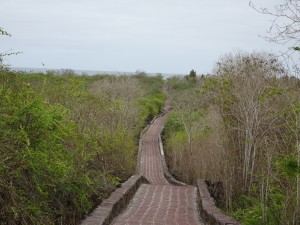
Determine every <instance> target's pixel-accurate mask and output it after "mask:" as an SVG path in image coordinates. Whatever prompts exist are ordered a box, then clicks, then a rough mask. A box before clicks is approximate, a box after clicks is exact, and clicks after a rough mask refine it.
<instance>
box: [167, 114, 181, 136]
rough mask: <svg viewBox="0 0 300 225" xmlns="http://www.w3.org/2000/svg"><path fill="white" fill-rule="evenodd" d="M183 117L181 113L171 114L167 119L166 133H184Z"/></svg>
mask: <svg viewBox="0 0 300 225" xmlns="http://www.w3.org/2000/svg"><path fill="white" fill-rule="evenodd" d="M180 117H181V115H180V113H179V112H171V113H170V114H169V116H168V118H167V121H166V123H165V126H164V131H165V132H166V133H167V134H168V133H177V132H180V131H184V126H183V124H182V122H181V118H180Z"/></svg>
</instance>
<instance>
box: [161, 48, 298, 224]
mask: <svg viewBox="0 0 300 225" xmlns="http://www.w3.org/2000/svg"><path fill="white" fill-rule="evenodd" d="M287 75H288V74H287V73H286V71H285V70H284V68H283V66H282V65H281V63H280V62H279V61H278V59H277V58H276V57H274V56H272V55H271V54H267V53H251V54H250V53H244V52H238V53H235V54H229V55H226V56H224V57H222V58H221V59H220V60H219V61H218V63H217V64H216V68H215V75H214V76H202V77H197V78H196V79H191V78H190V77H189V76H187V77H185V78H178V77H177V78H176V77H173V78H170V79H168V81H167V84H168V92H169V98H170V99H171V104H172V106H173V112H172V113H171V115H170V117H169V118H168V120H167V123H166V126H165V137H164V138H165V144H166V151H167V155H168V159H169V166H170V169H171V171H172V172H173V173H174V174H175V175H176V176H177V177H179V178H180V179H182V180H184V181H185V182H188V183H194V182H195V180H196V179H197V178H204V179H207V180H209V181H210V183H213V185H211V187H212V192H213V194H214V195H215V197H217V200H218V204H219V206H220V207H222V208H223V209H224V210H226V211H227V212H228V213H229V214H231V215H232V216H234V217H235V218H236V219H237V220H239V221H241V222H242V223H243V224H251V225H255V224H257V225H262V224H270V225H271V224H299V223H300V220H299V215H300V213H299V208H300V199H299V198H300V195H299V192H300V186H299V175H300V167H299V156H300V142H299V138H300V80H299V79H298V78H295V77H291V76H287ZM187 162H188V163H187Z"/></svg>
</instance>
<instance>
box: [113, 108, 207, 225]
mask: <svg viewBox="0 0 300 225" xmlns="http://www.w3.org/2000/svg"><path fill="white" fill-rule="evenodd" d="M168 109H169V106H168V104H167V103H166V105H165V110H166V111H167V110H168ZM167 115H168V113H166V114H165V115H163V116H161V117H158V118H157V119H156V120H155V121H154V122H153V123H152V124H151V125H150V127H149V128H148V130H147V131H146V133H145V134H144V135H143V137H142V152H141V158H140V173H141V174H142V175H143V176H144V177H146V178H147V180H148V181H149V182H150V184H142V185H141V186H140V188H139V189H138V190H137V192H136V194H135V196H134V197H133V199H132V200H131V202H130V203H129V205H128V206H127V208H126V209H125V210H124V211H123V213H122V214H120V215H119V216H118V217H116V218H115V219H114V220H113V222H112V224H115V225H133V224H134V225H137V224H138V225H148V224H155V225H160V224H168V225H173V224H174V225H196V224H197V225H201V224H203V223H202V222H201V220H200V216H199V213H198V208H197V189H196V187H193V186H175V185H171V184H170V183H169V182H168V181H167V180H166V179H165V177H164V172H163V167H162V164H161V156H160V149H159V141H158V136H159V135H160V133H161V132H162V129H163V126H164V123H165V120H166V118H167Z"/></svg>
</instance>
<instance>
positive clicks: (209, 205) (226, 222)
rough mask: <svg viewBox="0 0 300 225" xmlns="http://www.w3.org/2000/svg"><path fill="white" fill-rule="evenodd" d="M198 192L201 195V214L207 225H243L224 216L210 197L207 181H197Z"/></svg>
mask: <svg viewBox="0 0 300 225" xmlns="http://www.w3.org/2000/svg"><path fill="white" fill-rule="evenodd" d="M197 190H198V195H199V198H198V199H199V204H198V205H199V212H200V215H201V218H202V219H203V220H204V221H205V223H206V224H207V225H241V223H240V222H238V221H236V220H235V219H233V218H232V217H230V216H228V215H226V214H224V213H223V212H222V211H221V210H220V209H219V208H218V207H217V206H216V205H215V200H214V199H213V198H212V197H211V196H210V193H209V191H208V187H207V184H206V183H205V180H203V179H198V180H197Z"/></svg>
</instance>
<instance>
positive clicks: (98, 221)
mask: <svg viewBox="0 0 300 225" xmlns="http://www.w3.org/2000/svg"><path fill="white" fill-rule="evenodd" d="M144 183H149V182H148V180H147V179H146V178H145V177H143V176H141V175H136V174H135V175H132V176H131V177H130V178H129V179H128V180H127V181H125V182H124V183H123V184H122V185H121V187H120V188H118V189H116V190H115V191H114V192H112V193H111V195H110V197H109V198H107V199H105V200H103V202H102V203H101V204H100V205H99V206H98V207H97V208H96V209H95V210H94V211H93V212H92V213H91V214H90V215H88V216H87V217H86V218H85V219H84V220H83V221H82V222H81V225H108V224H110V223H111V222H112V221H113V219H114V218H115V217H117V216H118V215H119V214H120V213H121V212H122V211H123V210H124V209H125V208H126V206H127V205H128V204H129V202H130V201H131V199H132V198H133V196H134V195H135V193H136V191H137V189H138V188H139V187H140V186H141V184H144Z"/></svg>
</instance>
